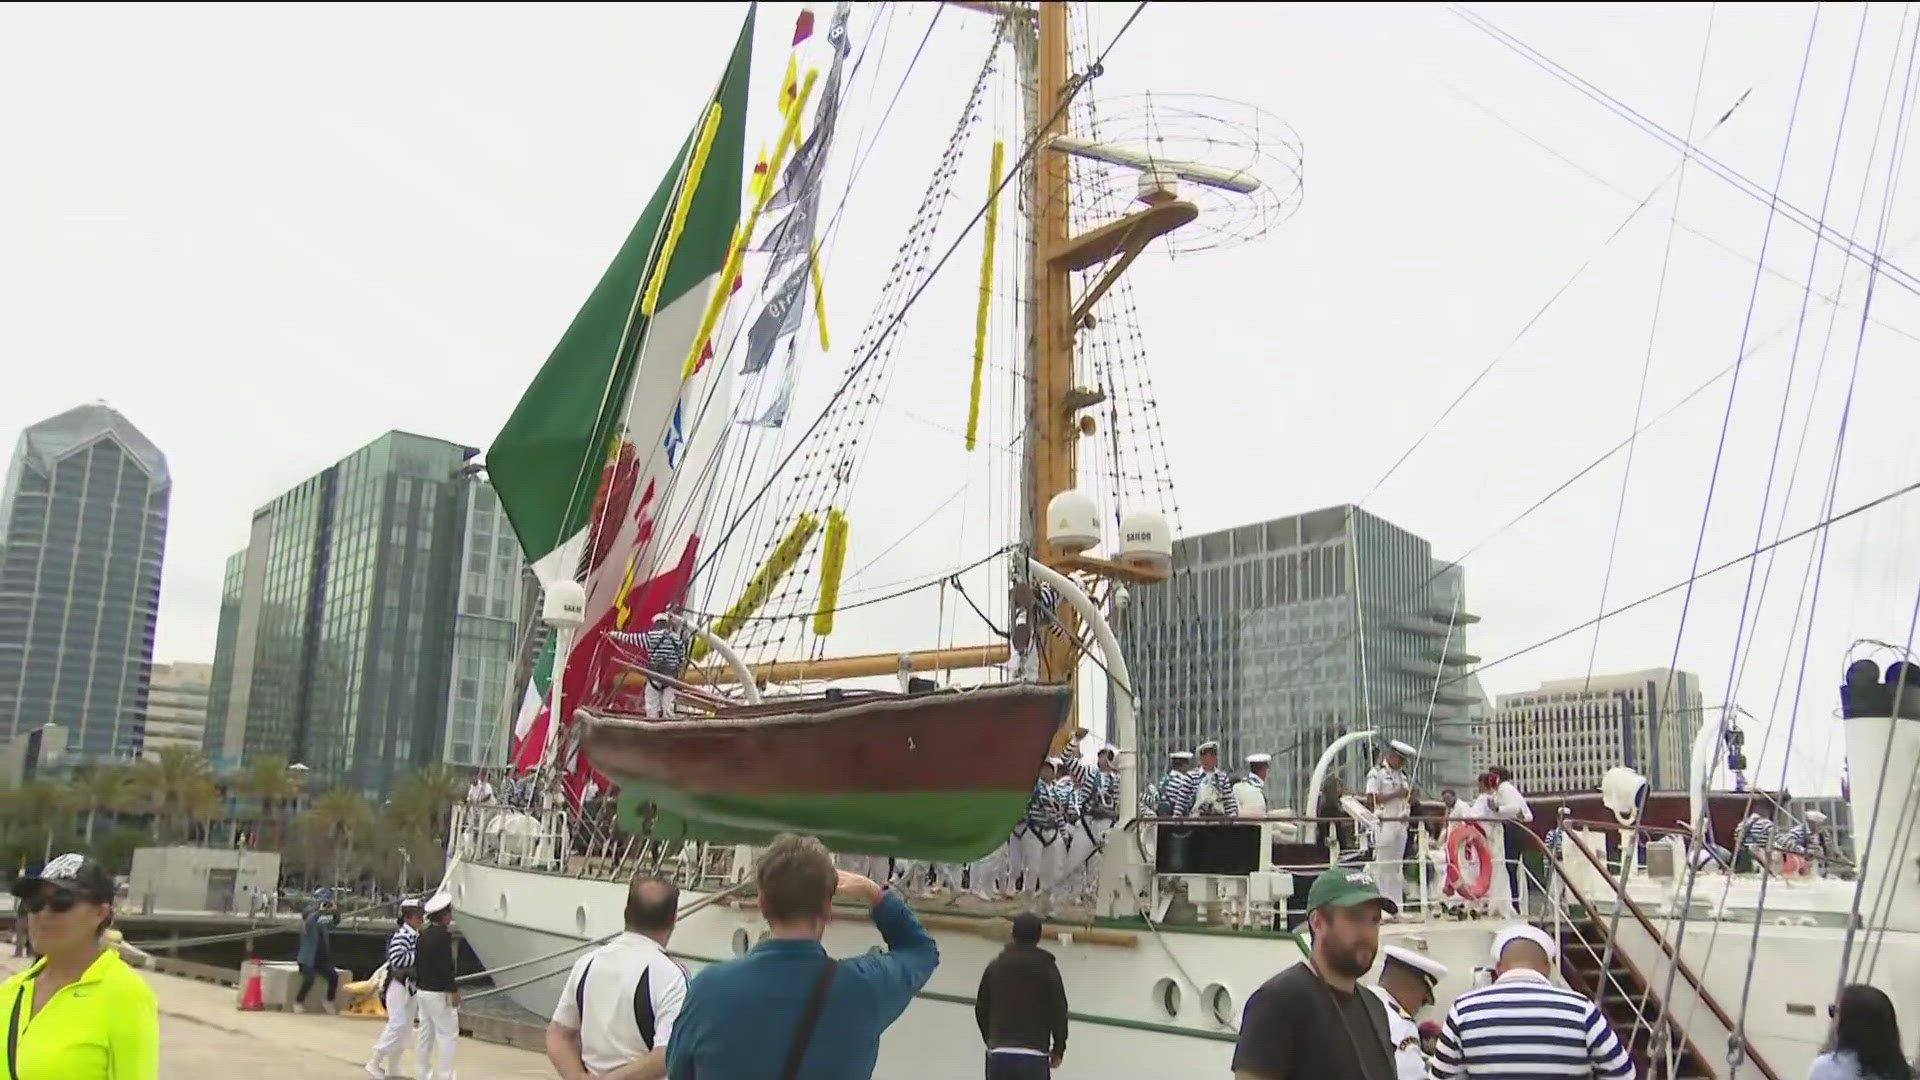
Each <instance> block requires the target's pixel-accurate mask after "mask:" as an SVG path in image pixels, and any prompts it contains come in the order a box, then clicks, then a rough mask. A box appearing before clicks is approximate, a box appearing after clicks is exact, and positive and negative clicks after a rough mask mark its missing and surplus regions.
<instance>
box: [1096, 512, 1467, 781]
mask: <svg viewBox="0 0 1920 1080" xmlns="http://www.w3.org/2000/svg"><path fill="white" fill-rule="evenodd" d="M1478 621H1479V616H1477V615H1474V614H1472V613H1470V612H1469V611H1468V610H1467V608H1466V601H1465V597H1464V577H1463V575H1462V573H1461V571H1460V568H1459V567H1457V566H1452V565H1449V564H1446V563H1442V562H1438V561H1436V560H1435V559H1434V558H1433V556H1432V554H1431V551H1430V547H1429V545H1428V543H1427V541H1425V540H1423V539H1421V538H1420V537H1418V536H1415V535H1413V534H1412V533H1410V532H1407V531H1406V530H1404V529H1401V528H1399V527H1397V526H1395V525H1392V524H1389V523H1388V522H1386V521H1384V520H1382V519H1380V518H1378V517H1375V516H1374V515H1372V514H1369V513H1367V512H1366V511H1364V510H1361V509H1359V508H1358V507H1354V506H1335V507H1330V508H1328V509H1325V510H1315V511H1313V512H1311V513H1306V514H1299V515H1296V516H1294V517H1286V518H1280V519H1278V520H1275V521H1268V522H1263V523H1261V524H1256V525H1243V526H1240V527H1238V528H1233V529H1224V530H1221V531H1219V532H1213V533H1206V534H1204V535H1201V536H1189V537H1183V538H1181V539H1179V540H1177V541H1175V543H1174V546H1173V574H1172V576H1171V578H1170V579H1169V580H1168V581H1167V582H1166V583H1165V584H1161V585H1155V586H1151V587H1148V588H1141V589H1135V590H1133V592H1132V594H1131V599H1130V601H1129V604H1128V606H1127V607H1126V608H1125V609H1124V611H1123V612H1122V614H1121V617H1120V619H1119V621H1118V625H1117V627H1116V629H1117V631H1118V633H1119V636H1120V637H1121V639H1122V641H1123V643H1124V645H1125V647H1126V649H1127V658H1128V665H1129V667H1130V669H1131V671H1132V675H1133V679H1134V684H1135V687H1136V689H1137V692H1138V694H1139V702H1140V709H1139V733H1140V740H1139V742H1140V748H1141V751H1142V755H1143V757H1142V762H1143V765H1142V773H1143V782H1144V781H1149V780H1151V779H1152V778H1153V777H1154V776H1155V775H1157V773H1158V772H1159V771H1161V770H1162V769H1164V767H1165V762H1166V755H1167V754H1168V753H1170V752H1172V751H1174V750H1191V749H1193V747H1194V745H1195V744H1196V743H1199V742H1202V741H1205V740H1207V739H1218V740H1220V741H1221V743H1222V746H1223V751H1224V752H1223V755H1222V762H1223V764H1225V765H1226V766H1227V767H1229V768H1233V769H1235V770H1236V771H1238V770H1239V769H1240V768H1241V762H1242V761H1243V759H1244V757H1245V755H1247V754H1249V753H1254V752H1265V753H1269V754H1272V755H1273V771H1272V774H1271V775H1270V776H1269V778H1268V788H1269V790H1270V791H1274V792H1277V793H1280V794H1278V795H1276V796H1271V797H1270V799H1269V801H1270V802H1272V803H1273V804H1274V805H1292V806H1298V805H1299V804H1300V801H1301V799H1302V798H1303V797H1304V790H1305V787H1306V785H1307V782H1308V777H1309V775H1310V774H1311V772H1312V770H1313V766H1314V763H1315V762H1316V761H1317V760H1318V759H1319V757H1320V754H1321V752H1322V751H1323V750H1324V749H1325V748H1326V747H1327V745H1328V744H1329V743H1330V742H1332V741H1333V740H1334V739H1335V738H1337V737H1338V736H1340V735H1343V734H1346V733H1348V732H1354V731H1362V730H1367V729H1369V728H1371V729H1373V730H1375V731H1377V732H1378V733H1379V734H1378V739H1379V740H1385V739H1401V740H1404V741H1406V742H1408V743H1411V744H1413V745H1414V746H1417V747H1419V748H1421V750H1422V751H1423V753H1422V755H1421V758H1420V760H1419V761H1418V762H1417V763H1416V765H1415V770H1414V775H1415V780H1416V782H1417V783H1419V784H1420V785H1421V786H1422V787H1423V788H1424V789H1425V790H1426V791H1427V792H1429V793H1431V792H1433V791H1435V790H1436V789H1437V787H1438V785H1441V784H1451V785H1458V784H1462V783H1465V782H1466V781H1467V780H1469V779H1470V777H1471V775H1472V760H1471V755H1470V744H1471V741H1472V739H1473V738H1474V735H1473V725H1474V724H1476V723H1477V722H1479V721H1480V720H1481V719H1482V718H1483V717H1484V715H1485V713H1486V708H1487V706H1486V695H1485V694H1484V693H1482V692H1481V690H1480V687H1479V683H1478V681H1477V680H1476V679H1475V678H1473V677H1472V676H1470V675H1467V674H1466V673H1467V671H1468V670H1469V666H1470V665H1472V664H1473V663H1475V662H1477V661H1478V660H1479V657H1477V656H1474V655H1473V654H1472V653H1470V652H1468V651H1467V643H1466V628H1467V626H1468V625H1470V624H1472V623H1475V622H1478ZM1362 756H1363V755H1361V754H1358V753H1355V754H1348V755H1346V756H1345V758H1344V759H1343V765H1342V773H1343V775H1345V776H1346V777H1347V778H1348V779H1349V780H1353V779H1356V778H1357V776H1358V775H1359V773H1360V772H1362V771H1364V767H1365V766H1364V763H1363V761H1362V760H1361V759H1362Z"/></svg>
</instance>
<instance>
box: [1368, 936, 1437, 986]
mask: <svg viewBox="0 0 1920 1080" xmlns="http://www.w3.org/2000/svg"><path fill="white" fill-rule="evenodd" d="M1380 956H1381V958H1382V959H1383V960H1391V961H1394V962H1397V963H1401V964H1405V965H1407V966H1408V967H1410V968H1412V969H1413V970H1414V971H1416V972H1419V974H1420V977H1421V978H1423V979H1425V980H1426V982H1427V989H1428V990H1432V989H1433V984H1434V983H1437V982H1439V981H1440V980H1441V979H1444V978H1446V977H1447V965H1445V964H1443V963H1441V962H1440V961H1438V960H1435V959H1433V958H1432V957H1427V956H1422V955H1420V954H1419V953H1417V952H1414V951H1413V950H1412V949H1408V948H1403V947H1401V946H1399V945H1382V946H1381V947H1380Z"/></svg>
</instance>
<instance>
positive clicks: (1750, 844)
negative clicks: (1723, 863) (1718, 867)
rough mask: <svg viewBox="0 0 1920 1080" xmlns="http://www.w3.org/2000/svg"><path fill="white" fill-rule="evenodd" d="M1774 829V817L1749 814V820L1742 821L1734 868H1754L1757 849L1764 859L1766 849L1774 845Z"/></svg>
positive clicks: (1744, 869)
mask: <svg viewBox="0 0 1920 1080" xmlns="http://www.w3.org/2000/svg"><path fill="white" fill-rule="evenodd" d="M1774 829H1775V826H1774V823H1773V819H1772V818H1768V817H1762V816H1760V815H1759V814H1749V815H1747V820H1745V821H1743V822H1741V823H1740V836H1739V843H1738V844H1737V845H1736V846H1735V848H1736V849H1735V851H1734V855H1733V868H1734V869H1735V870H1739V871H1748V870H1752V869H1753V859H1754V853H1755V851H1756V850H1757V851H1759V852H1760V853H1761V858H1763V859H1764V858H1765V857H1766V856H1765V852H1766V850H1767V849H1768V848H1770V847H1772V846H1773V833H1774Z"/></svg>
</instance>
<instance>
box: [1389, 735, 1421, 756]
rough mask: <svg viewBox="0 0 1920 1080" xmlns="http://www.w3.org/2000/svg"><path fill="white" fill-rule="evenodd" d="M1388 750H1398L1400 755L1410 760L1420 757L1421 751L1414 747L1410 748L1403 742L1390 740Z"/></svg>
mask: <svg viewBox="0 0 1920 1080" xmlns="http://www.w3.org/2000/svg"><path fill="white" fill-rule="evenodd" d="M1387 749H1389V750H1398V751H1399V752H1400V753H1402V754H1404V755H1406V756H1407V757H1410V758H1411V757H1419V756H1420V751H1418V750H1415V749H1414V748H1413V747H1411V746H1408V745H1407V744H1406V743H1403V742H1401V741H1400V740H1399V739H1392V740H1389V741H1388V743H1387Z"/></svg>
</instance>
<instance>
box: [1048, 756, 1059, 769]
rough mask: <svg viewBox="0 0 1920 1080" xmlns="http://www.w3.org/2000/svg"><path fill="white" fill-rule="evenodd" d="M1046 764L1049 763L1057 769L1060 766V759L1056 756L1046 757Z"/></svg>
mask: <svg viewBox="0 0 1920 1080" xmlns="http://www.w3.org/2000/svg"><path fill="white" fill-rule="evenodd" d="M1047 764H1049V765H1051V766H1053V767H1054V768H1056V769H1057V768H1059V767H1060V759H1059V758H1057V757H1049V758H1048V759H1047Z"/></svg>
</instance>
